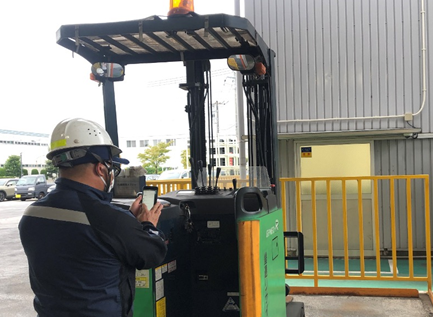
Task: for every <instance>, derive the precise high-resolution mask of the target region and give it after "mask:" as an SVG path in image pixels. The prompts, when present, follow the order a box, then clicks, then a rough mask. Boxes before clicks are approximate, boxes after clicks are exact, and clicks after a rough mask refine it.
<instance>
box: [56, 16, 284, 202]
mask: <svg viewBox="0 0 433 317" xmlns="http://www.w3.org/2000/svg"><path fill="white" fill-rule="evenodd" d="M57 43H58V44H59V45H61V46H63V47H65V48H67V49H69V50H71V51H73V52H75V53H76V54H78V55H81V56H82V57H83V58H85V59H86V60H88V61H89V62H90V63H91V64H95V63H100V62H106V63H116V64H120V65H121V66H122V67H125V66H126V65H129V64H142V63H159V62H172V61H181V62H183V63H184V65H185V67H186V83H185V84H181V85H180V88H182V89H184V90H186V91H187V105H186V107H185V111H186V112H187V116H188V122H189V131H190V156H191V160H192V164H191V169H192V175H198V174H199V169H200V165H201V166H203V167H205V168H206V166H207V165H208V164H210V163H211V159H210V155H211V151H210V149H209V150H208V151H207V150H206V127H205V124H206V117H205V104H206V100H207V98H209V90H210V89H211V87H210V83H209V81H208V77H209V75H210V60H213V59H226V58H228V57H230V56H234V55H249V56H252V57H253V58H254V60H255V61H257V62H260V63H261V64H263V66H264V67H265V69H266V72H265V73H264V74H261V75H257V74H256V73H254V72H244V73H243V81H242V84H243V89H244V92H245V97H246V101H247V110H246V112H247V129H248V135H247V136H246V137H247V140H248V149H249V150H248V165H249V167H253V166H263V167H265V168H266V169H267V171H268V174H269V179H270V181H271V184H272V187H273V191H274V192H275V193H276V194H277V195H279V193H278V190H277V189H276V185H277V181H278V165H277V158H278V146H277V125H276V110H275V109H276V105H275V83H274V73H273V71H274V64H273V63H274V55H275V54H274V52H273V51H272V50H271V49H270V48H269V47H268V46H267V45H266V43H265V42H264V41H263V39H262V38H261V37H260V35H259V34H258V32H257V31H256V30H255V29H254V27H253V26H252V25H251V23H250V22H249V21H248V20H247V19H245V18H241V17H237V16H231V15H226V14H213V15H203V16H202V15H197V14H195V13H192V12H191V13H190V14H188V15H185V16H180V17H179V16H176V17H169V18H167V19H161V18H160V17H158V16H151V17H148V18H145V19H141V20H134V21H124V22H113V23H99V24H78V25H63V26H61V27H60V29H59V30H58V32H57ZM98 80H100V81H101V82H102V84H103V99H104V111H105V125H106V129H107V132H108V133H109V134H110V136H111V138H112V140H113V143H114V144H116V145H118V133H117V119H116V104H115V96H114V84H113V81H114V80H123V76H122V77H120V78H117V79H111V78H102V79H101V78H98ZM209 125H210V124H209ZM208 137H212V135H211V134H208ZM208 144H209V146H211V140H209V143H208ZM207 152H208V153H207ZM207 154H208V155H207ZM250 174H251V173H250ZM252 176H254V175H250V177H252ZM191 181H192V187H193V188H195V187H197V178H196V177H191Z"/></svg>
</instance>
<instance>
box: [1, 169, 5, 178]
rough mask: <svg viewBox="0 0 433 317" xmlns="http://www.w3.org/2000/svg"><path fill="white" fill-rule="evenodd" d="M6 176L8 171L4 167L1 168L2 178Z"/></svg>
mask: <svg viewBox="0 0 433 317" xmlns="http://www.w3.org/2000/svg"><path fill="white" fill-rule="evenodd" d="M4 176H6V170H5V169H4V168H3V167H0V177H4Z"/></svg>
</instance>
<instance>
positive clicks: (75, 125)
mask: <svg viewBox="0 0 433 317" xmlns="http://www.w3.org/2000/svg"><path fill="white" fill-rule="evenodd" d="M95 146H105V147H108V148H109V150H110V152H111V156H112V157H116V156H118V155H119V154H120V153H121V152H122V151H121V150H120V149H119V148H118V147H117V146H115V145H114V144H113V141H111V138H110V136H109V135H108V133H107V131H105V129H104V128H103V127H102V126H101V125H99V124H98V123H96V122H93V121H90V120H86V119H82V118H74V119H65V120H63V121H61V122H60V123H58V124H57V126H56V127H55V128H54V130H53V133H52V134H51V146H50V152H48V154H47V158H48V159H49V160H51V159H53V157H54V156H57V155H58V154H60V153H65V152H68V153H71V154H72V156H71V155H67V158H66V157H65V161H73V160H74V155H73V154H74V153H79V150H80V149H88V148H90V147H95ZM75 150H77V151H78V152H77V151H75ZM80 154H81V153H80ZM77 158H78V157H77Z"/></svg>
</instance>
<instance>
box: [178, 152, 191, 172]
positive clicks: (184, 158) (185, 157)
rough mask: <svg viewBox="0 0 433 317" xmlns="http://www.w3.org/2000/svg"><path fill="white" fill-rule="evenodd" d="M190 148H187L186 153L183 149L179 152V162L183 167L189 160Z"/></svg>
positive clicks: (186, 165)
mask: <svg viewBox="0 0 433 317" xmlns="http://www.w3.org/2000/svg"><path fill="white" fill-rule="evenodd" d="M189 155H190V150H189V148H188V154H187V153H186V150H183V151H182V152H181V153H180V162H181V163H182V166H183V168H184V169H186V168H187V167H188V160H189Z"/></svg>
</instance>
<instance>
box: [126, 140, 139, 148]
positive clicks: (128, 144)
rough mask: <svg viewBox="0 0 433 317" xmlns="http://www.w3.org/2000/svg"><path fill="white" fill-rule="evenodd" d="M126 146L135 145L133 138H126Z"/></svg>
mask: <svg viewBox="0 0 433 317" xmlns="http://www.w3.org/2000/svg"><path fill="white" fill-rule="evenodd" d="M126 147H137V144H136V141H135V140H128V141H126Z"/></svg>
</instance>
